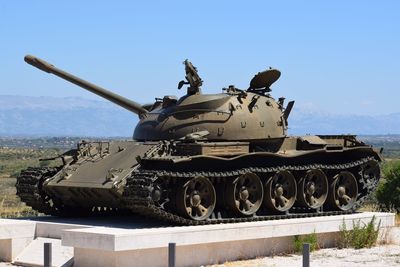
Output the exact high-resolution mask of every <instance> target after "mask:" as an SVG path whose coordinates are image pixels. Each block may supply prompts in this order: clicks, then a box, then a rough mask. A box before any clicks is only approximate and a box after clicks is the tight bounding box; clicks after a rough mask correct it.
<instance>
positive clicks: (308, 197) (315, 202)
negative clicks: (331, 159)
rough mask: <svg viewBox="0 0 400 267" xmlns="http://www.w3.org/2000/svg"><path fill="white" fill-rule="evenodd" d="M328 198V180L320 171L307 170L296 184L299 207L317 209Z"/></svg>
mask: <svg viewBox="0 0 400 267" xmlns="http://www.w3.org/2000/svg"><path fill="white" fill-rule="evenodd" d="M327 197H328V178H327V177H326V175H325V173H324V172H323V171H321V170H309V171H307V173H306V175H305V176H304V177H303V178H302V179H301V180H300V182H299V184H298V195H297V198H298V200H299V203H300V205H302V206H303V207H308V208H312V209H318V208H319V207H321V206H322V205H323V204H324V203H325V200H326V198H327Z"/></svg>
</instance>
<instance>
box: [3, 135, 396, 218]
mask: <svg viewBox="0 0 400 267" xmlns="http://www.w3.org/2000/svg"><path fill="white" fill-rule="evenodd" d="M362 139H363V140H364V141H365V142H367V143H369V144H372V145H374V146H375V147H383V148H384V157H385V158H386V160H387V161H386V162H385V163H384V165H383V168H387V167H390V165H392V164H394V162H396V161H398V160H400V159H399V158H400V136H386V138H385V137H382V136H379V137H371V136H366V137H362ZM79 140H81V138H77V137H75V138H70V137H65V138H0V217H23V216H34V215H37V213H36V212H35V211H32V210H31V209H30V208H29V207H27V206H26V205H25V204H24V203H22V202H21V201H20V200H19V198H18V197H17V196H16V190H15V182H16V177H17V176H18V174H19V173H20V171H21V170H23V169H26V168H27V167H29V166H32V167H35V166H45V165H47V164H49V161H39V159H40V158H49V157H54V156H56V155H58V154H60V153H62V152H63V151H65V150H67V149H70V148H73V147H76V143H77V142H78V141H79ZM89 140H90V138H89ZM365 208H367V209H371V206H368V207H365ZM372 208H373V209H374V208H375V209H376V205H375V206H374V205H372ZM397 219H398V223H400V217H399V216H398V217H397Z"/></svg>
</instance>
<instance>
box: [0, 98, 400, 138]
mask: <svg viewBox="0 0 400 267" xmlns="http://www.w3.org/2000/svg"><path fill="white" fill-rule="evenodd" d="M137 121H138V119H137V116H136V115H135V114H133V113H131V112H129V111H126V110H124V109H122V108H120V107H118V106H116V105H114V104H112V103H109V102H105V101H95V100H88V99H83V98H76V97H68V98H57V97H27V96H9V95H0V136H107V137H113V136H126V137H128V136H132V132H133V129H134V125H135V124H136V123H137ZM399 122H400V112H399V113H395V114H388V115H379V116H362V115H335V114H333V113H324V112H321V111H317V110H309V109H304V108H298V107H296V106H295V108H294V109H293V111H292V113H291V115H290V118H289V133H290V134H294V135H300V134H344V133H352V134H362V135H379V134H399V133H400V123H399Z"/></svg>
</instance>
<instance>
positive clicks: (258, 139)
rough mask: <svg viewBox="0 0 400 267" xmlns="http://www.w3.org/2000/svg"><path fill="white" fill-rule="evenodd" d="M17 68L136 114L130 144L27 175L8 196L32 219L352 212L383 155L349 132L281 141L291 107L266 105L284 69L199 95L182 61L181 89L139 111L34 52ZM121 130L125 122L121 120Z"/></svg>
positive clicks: (197, 82)
mask: <svg viewBox="0 0 400 267" xmlns="http://www.w3.org/2000/svg"><path fill="white" fill-rule="evenodd" d="M25 61H26V62H27V63H29V64H31V65H33V66H35V67H37V68H39V69H40V70H43V71H45V72H48V73H52V74H54V75H56V76H59V77H61V78H62V79H65V80H67V81H69V82H71V83H74V84H76V85H78V86H80V87H82V88H84V89H86V90H88V91H90V92H92V93H94V94H97V95H99V96H101V97H103V98H105V99H108V100H109V101H111V102H113V103H115V104H117V105H119V106H121V107H123V108H125V109H127V110H129V111H131V112H133V113H135V114H137V116H138V118H139V122H138V123H137V125H136V127H135V130H134V133H133V140H129V141H110V142H104V141H98V142H86V141H82V142H80V143H79V144H78V145H77V147H76V149H72V150H69V151H67V152H65V153H64V154H61V155H59V156H58V157H55V158H51V159H43V160H54V161H57V162H59V164H58V165H57V164H52V165H55V166H57V167H40V168H28V169H27V170H24V171H22V172H21V174H20V175H19V177H18V178H17V183H16V188H17V194H18V196H19V197H20V198H21V200H22V201H23V202H25V203H26V204H27V205H29V206H31V207H32V208H33V209H35V210H37V211H38V212H41V213H44V214H49V215H54V216H82V215H92V214H98V213H101V214H102V213H109V212H117V213H118V212H126V211H129V212H132V213H136V214H139V215H141V216H147V217H152V218H155V219H157V220H163V221H168V222H170V223H173V224H180V225H198V224H209V223H226V222H243V221H255V220H271V219H282V218H299V217H307V216H326V215H334V214H346V213H353V212H355V211H356V210H357V209H358V208H359V207H360V206H361V205H362V204H363V203H364V202H365V201H366V200H367V199H368V198H369V197H370V196H371V193H372V192H373V191H374V190H375V188H376V186H377V183H378V181H379V179H380V165H379V163H380V162H381V161H382V157H381V152H382V151H381V150H378V149H374V148H373V147H371V146H369V145H367V144H365V143H363V142H362V141H360V140H358V139H357V138H356V136H355V135H306V136H290V135H288V134H287V129H288V119H289V115H290V113H291V110H292V108H293V105H294V101H290V102H288V104H287V105H285V98H284V97H280V98H278V100H275V99H274V98H273V97H272V96H271V86H272V85H273V84H274V82H276V81H277V80H278V79H279V77H280V75H281V73H280V71H279V70H277V69H273V68H269V69H267V70H265V71H262V72H259V73H257V74H256V75H255V76H254V77H253V78H252V79H251V80H250V84H249V87H248V88H247V89H239V88H236V87H235V86H234V85H229V86H228V87H227V88H223V89H222V92H221V93H217V94H202V92H201V86H202V83H203V81H202V79H201V78H200V76H199V74H198V71H197V69H196V68H195V67H194V66H193V65H192V64H191V63H190V62H189V61H188V60H185V61H184V65H185V73H186V75H185V80H182V81H180V82H179V84H178V89H181V88H182V87H186V90H187V91H186V94H184V95H183V96H181V97H180V98H177V97H175V96H171V95H168V96H164V97H162V98H156V100H155V102H154V103H152V104H146V105H141V104H139V103H136V102H134V101H132V100H129V99H126V98H124V97H122V96H120V95H117V94H115V93H113V92H111V91H108V90H106V89H104V88H101V87H99V86H97V85H94V84H92V83H90V82H87V81H85V80H82V79H80V78H78V77H76V76H74V75H72V74H69V73H67V72H65V71H63V70H61V69H58V68H56V67H55V66H53V65H51V64H49V63H47V62H45V61H44V60H41V59H38V58H36V57H34V56H30V55H28V56H26V57H25ZM127 123H128V122H127Z"/></svg>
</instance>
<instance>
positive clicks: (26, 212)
mask: <svg viewBox="0 0 400 267" xmlns="http://www.w3.org/2000/svg"><path fill="white" fill-rule="evenodd" d="M37 214H38V213H37V212H36V211H34V210H32V209H31V208H30V207H28V206H26V205H25V204H24V203H22V202H21V201H20V199H19V198H18V196H17V195H16V190H15V178H10V177H4V176H3V177H0V218H16V217H26V216H36V215H37Z"/></svg>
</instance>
